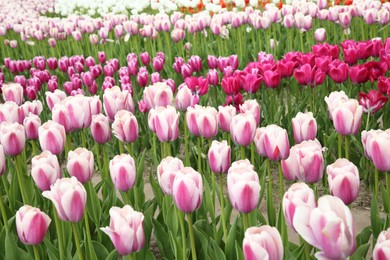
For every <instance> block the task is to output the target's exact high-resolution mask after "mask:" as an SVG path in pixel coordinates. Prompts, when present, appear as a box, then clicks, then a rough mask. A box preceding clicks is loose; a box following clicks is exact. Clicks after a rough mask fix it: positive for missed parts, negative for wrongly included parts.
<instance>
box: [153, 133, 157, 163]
mask: <svg viewBox="0 0 390 260" xmlns="http://www.w3.org/2000/svg"><path fill="white" fill-rule="evenodd" d="M152 139H153V153H154V159H155V162H156V165H157V162H158V159H157V143H156V142H157V141H156V134H155V133H152Z"/></svg>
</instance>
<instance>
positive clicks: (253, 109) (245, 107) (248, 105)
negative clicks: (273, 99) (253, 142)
mask: <svg viewBox="0 0 390 260" xmlns="http://www.w3.org/2000/svg"><path fill="white" fill-rule="evenodd" d="M240 112H241V113H251V114H252V115H253V116H254V117H255V120H256V125H260V105H259V103H257V101H256V100H255V99H251V100H246V101H245V102H244V104H242V105H240Z"/></svg>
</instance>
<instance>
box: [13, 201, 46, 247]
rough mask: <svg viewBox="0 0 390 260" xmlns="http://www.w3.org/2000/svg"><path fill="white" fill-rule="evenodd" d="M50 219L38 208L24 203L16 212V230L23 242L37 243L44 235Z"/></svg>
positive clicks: (27, 243)
mask: <svg viewBox="0 0 390 260" xmlns="http://www.w3.org/2000/svg"><path fill="white" fill-rule="evenodd" d="M50 222H51V219H50V217H49V216H48V215H46V213H44V212H42V211H41V210H40V209H38V208H34V207H31V206H29V205H24V206H23V207H21V208H20V209H19V210H18V211H17V212H16V230H17V232H18V237H19V239H20V241H21V242H22V243H23V244H26V245H39V244H40V243H41V242H42V241H43V239H44V238H45V236H46V232H47V230H48V228H49V225H50Z"/></svg>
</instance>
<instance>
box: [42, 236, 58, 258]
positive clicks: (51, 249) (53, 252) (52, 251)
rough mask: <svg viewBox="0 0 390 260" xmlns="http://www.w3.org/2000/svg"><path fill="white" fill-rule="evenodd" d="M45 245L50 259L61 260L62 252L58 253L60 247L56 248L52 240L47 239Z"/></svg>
mask: <svg viewBox="0 0 390 260" xmlns="http://www.w3.org/2000/svg"><path fill="white" fill-rule="evenodd" d="M57 242H58V241H57ZM43 243H44V244H45V246H46V250H47V253H48V255H49V259H60V252H59V251H58V247H56V246H54V245H53V244H52V243H51V241H50V239H48V238H47V237H45V239H44V240H43Z"/></svg>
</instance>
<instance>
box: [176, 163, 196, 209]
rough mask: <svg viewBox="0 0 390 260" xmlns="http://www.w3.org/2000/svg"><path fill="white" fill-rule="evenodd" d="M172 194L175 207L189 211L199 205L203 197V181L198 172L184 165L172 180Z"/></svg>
mask: <svg viewBox="0 0 390 260" xmlns="http://www.w3.org/2000/svg"><path fill="white" fill-rule="evenodd" d="M172 195H173V198H174V201H175V204H176V206H177V208H178V209H179V210H181V211H183V212H184V213H191V212H193V211H195V210H196V209H198V208H199V207H200V204H201V203H202V197H203V181H202V176H201V175H200V173H199V172H197V171H195V170H194V169H192V168H191V167H184V168H183V169H181V170H180V174H178V175H176V177H175V180H174V181H173V188H172Z"/></svg>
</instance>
